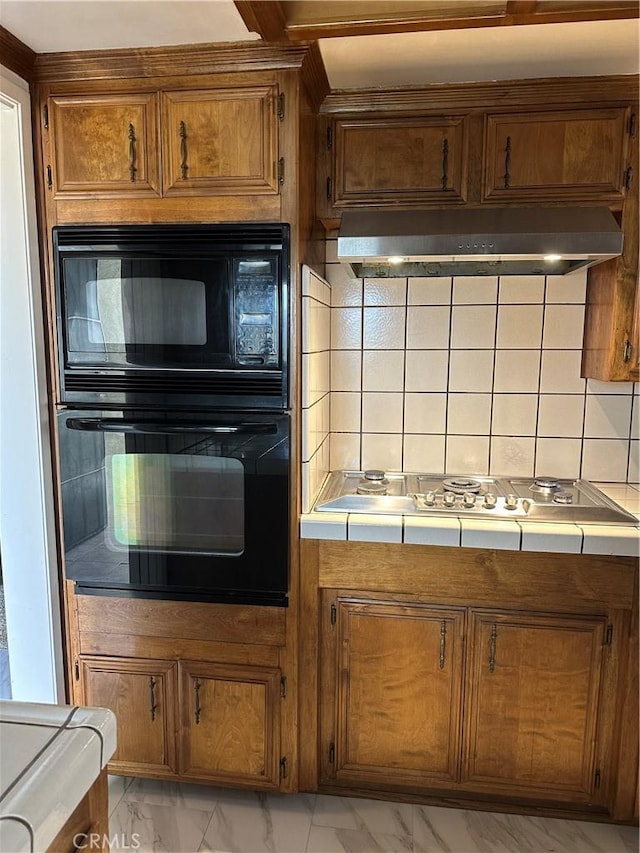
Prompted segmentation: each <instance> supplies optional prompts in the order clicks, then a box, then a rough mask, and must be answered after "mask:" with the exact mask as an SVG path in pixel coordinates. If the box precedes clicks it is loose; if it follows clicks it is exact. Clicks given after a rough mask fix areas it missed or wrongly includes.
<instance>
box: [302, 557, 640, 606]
mask: <svg viewBox="0 0 640 853" xmlns="http://www.w3.org/2000/svg"><path fill="white" fill-rule="evenodd" d="M318 547H319V559H320V565H319V583H320V586H321V587H329V588H339V589H354V590H367V591H368V590H371V591H375V590H378V591H381V592H397V593H404V594H408V595H411V596H416V597H417V598H424V596H427V599H426V600H428V601H431V602H437V603H439V604H456V603H462V604H464V605H465V606H468V607H474V606H489V607H508V608H511V609H517V608H524V609H528V610H531V609H535V610H538V611H540V610H545V611H555V612H559V613H563V612H567V607H570V608H571V613H576V614H579V613H581V612H584V613H591V614H599V613H605V612H607V611H608V610H610V609H613V608H619V609H624V610H630V609H631V607H632V599H633V590H634V576H635V571H636V568H637V560H635V559H634V558H633V557H605V556H592V555H581V554H562V555H561V556H560V557H558V555H553V554H539V553H535V552H528V551H493V550H486V549H479V548H447V547H442V546H436V545H433V546H431V545H430V546H424V545H393V544H387V543H384V544H383V543H369V542H333V541H330V540H322V541H320V542H319V546H318ZM372 567H375V570H372Z"/></svg>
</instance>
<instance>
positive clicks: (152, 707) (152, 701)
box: [149, 675, 158, 722]
mask: <svg viewBox="0 0 640 853" xmlns="http://www.w3.org/2000/svg"><path fill="white" fill-rule="evenodd" d="M157 710H158V706H157V705H156V680H155V678H154V677H153V676H152V675H150V676H149V713H150V715H151V722H154V720H155V718H156V711H157Z"/></svg>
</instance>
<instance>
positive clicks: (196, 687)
mask: <svg viewBox="0 0 640 853" xmlns="http://www.w3.org/2000/svg"><path fill="white" fill-rule="evenodd" d="M200 686H201V685H200V679H199V678H196V679H195V680H194V682H193V692H194V693H195V718H196V726H197V725H198V724H199V723H200V715H201V714H202V708H201V706H200Z"/></svg>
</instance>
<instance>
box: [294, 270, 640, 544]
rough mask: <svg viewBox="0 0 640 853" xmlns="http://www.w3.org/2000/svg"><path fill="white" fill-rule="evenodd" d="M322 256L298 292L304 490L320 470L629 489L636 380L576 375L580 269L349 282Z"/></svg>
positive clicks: (635, 473)
mask: <svg viewBox="0 0 640 853" xmlns="http://www.w3.org/2000/svg"><path fill="white" fill-rule="evenodd" d="M327 261H328V263H327V277H328V279H329V282H330V284H331V288H330V289H329V288H327V286H326V285H322V286H320V285H318V283H317V282H316V283H312V286H311V288H309V289H308V290H306V291H305V294H308V295H305V296H304V298H303V364H302V368H303V401H304V403H305V404H306V407H307V408H308V409H309V411H308V412H307V414H306V416H305V418H304V428H305V430H308V431H309V435H308V436H306V437H305V436H304V435H303V447H304V450H305V454H306V455H305V464H307V465H308V466H309V470H308V472H307V473H308V476H309V482H308V484H307V492H308V493H310V491H311V489H312V487H313V486H314V484H316V483H318V482H319V481H321V478H322V472H323V466H324V467H330V468H331V469H338V468H351V469H361V468H365V467H379V468H386V469H389V470H401V469H404V470H413V471H417V470H424V471H433V472H438V471H443V470H446V471H448V472H449V473H477V474H489V473H495V474H512V475H520V476H530V475H532V474H534V473H535V474H544V475H547V476H551V475H556V476H559V477H563V478H571V477H579V476H582V477H585V478H587V479H591V480H601V481H606V482H614V483H615V482H625V481H627V478H628V479H629V481H631V482H637V481H638V479H639V478H640V470H639V469H640V462H639V459H638V455H639V450H638V448H639V444H640V442H639V441H638V439H639V438H640V408H639V403H638V399H639V396H640V386H634V385H633V384H631V383H603V382H596V381H594V380H589V381H588V382H587V381H586V380H584V379H582V378H581V377H580V367H581V347H582V333H583V322H584V300H585V293H586V286H585V282H586V273H584V272H582V273H579V274H576V275H572V276H567V277H565V276H548V277H547V278H546V279H545V278H544V277H538V276H504V277H501V278H500V279H497V278H487V277H481V278H478V279H474V278H468V277H465V278H454V279H451V278H449V277H442V278H410V279H408V280H407V279H403V278H400V279H391V280H384V279H366V280H364V281H363V280H361V279H353V278H350V277H349V276H347V275H345V274H344V270H343V268H342V266H341V265H340V264H338V263H333V262H332V261H333V258H332V257H330V256H328V257H327ZM329 292H330V295H331V306H332V307H331V309H330V310H329V309H327V307H326V304H324V303H325V302H326V299H325V298H324V294H327V293H329ZM329 317H330V320H329ZM309 323H310V324H311V326H314V325H316V326H318V328H311V329H308V328H305V326H306V324H309ZM328 337H330V340H329V341H327V338H328ZM327 372H329V373H330V379H329V387H330V389H331V394H328V393H327ZM325 398H326V400H325ZM321 400H323V401H324V402H323V406H322V408H319V409H318V410H317V412H316V411H311V409H312V408H313V407H315V406H317V405H318V404H319V402H320V401H321ZM329 401H330V418H331V421H330V431H331V435H330V437H329V438H328V440H327V436H326V435H325V433H324V431H323V430H324V429H325V419H326V417H328V416H329V415H328V413H329ZM632 418H633V421H632ZM325 459H326V462H324V461H323V460H325ZM634 478H635V480H634ZM567 547H568V549H572V548H573V547H574V545H573V544H571V545H568V546H567ZM543 549H544V531H540V550H543Z"/></svg>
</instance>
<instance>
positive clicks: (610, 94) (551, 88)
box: [320, 74, 640, 115]
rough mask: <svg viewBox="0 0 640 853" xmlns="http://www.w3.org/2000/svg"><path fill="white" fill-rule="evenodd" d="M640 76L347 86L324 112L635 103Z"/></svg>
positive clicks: (329, 98) (327, 100) (335, 93)
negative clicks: (400, 86)
mask: <svg viewBox="0 0 640 853" xmlns="http://www.w3.org/2000/svg"><path fill="white" fill-rule="evenodd" d="M639 81H640V77H639V76H638V75H637V74H630V75H617V76H611V77H560V78H556V77H551V78H536V79H531V80H503V81H499V82H487V83H431V84H428V85H426V86H410V87H403V88H391V89H343V90H334V91H333V92H330V93H329V94H328V95H327V97H326V98H325V100H324V101H323V103H322V106H321V108H320V112H321V113H324V114H329V115H331V114H334V115H335V114H338V115H339V114H352V113H356V114H357V113H371V112H414V111H415V112H420V111H422V110H429V109H438V110H457V109H474V108H480V107H482V109H483V110H486V109H487V107H522V106H527V105H528V104H531V105H536V106H538V107H539V106H540V103H541V99H543V100H544V103H546V104H549V105H551V104H566V103H567V102H571V103H574V104H576V105H578V104H580V105H584V106H588V105H592V104H596V103H597V102H598V101H606V102H609V103H611V102H612V101H620V102H623V103H635V102H636V101H637V100H638V84H639Z"/></svg>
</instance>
